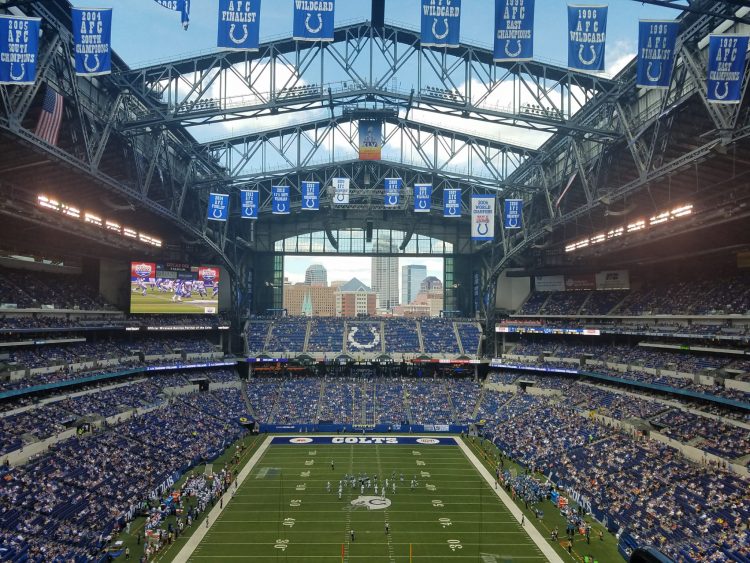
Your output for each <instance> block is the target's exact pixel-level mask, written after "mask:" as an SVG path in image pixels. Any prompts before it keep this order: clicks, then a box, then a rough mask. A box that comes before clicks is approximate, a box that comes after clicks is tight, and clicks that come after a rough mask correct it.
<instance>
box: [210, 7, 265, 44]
mask: <svg viewBox="0 0 750 563" xmlns="http://www.w3.org/2000/svg"><path fill="white" fill-rule="evenodd" d="M260 1H261V0H219V36H218V39H217V40H216V45H217V46H218V47H221V48H223V49H242V50H246V51H257V50H258V47H259V45H260Z"/></svg>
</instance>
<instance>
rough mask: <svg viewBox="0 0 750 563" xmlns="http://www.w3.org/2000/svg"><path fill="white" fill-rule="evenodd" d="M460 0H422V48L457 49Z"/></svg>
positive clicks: (459, 29) (459, 33)
mask: <svg viewBox="0 0 750 563" xmlns="http://www.w3.org/2000/svg"><path fill="white" fill-rule="evenodd" d="M460 36H461V0H422V46H423V47H458V46H459V44H460Z"/></svg>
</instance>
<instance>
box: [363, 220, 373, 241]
mask: <svg viewBox="0 0 750 563" xmlns="http://www.w3.org/2000/svg"><path fill="white" fill-rule="evenodd" d="M365 241H366V242H372V221H367V225H366V226H365Z"/></svg>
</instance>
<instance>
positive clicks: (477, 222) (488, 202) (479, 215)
mask: <svg viewBox="0 0 750 563" xmlns="http://www.w3.org/2000/svg"><path fill="white" fill-rule="evenodd" d="M493 238H495V196H491V195H473V196H471V240H476V241H485V240H492V239H493Z"/></svg>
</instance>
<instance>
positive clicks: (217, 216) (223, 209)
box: [208, 193, 229, 221]
mask: <svg viewBox="0 0 750 563" xmlns="http://www.w3.org/2000/svg"><path fill="white" fill-rule="evenodd" d="M208 219H209V220H210V221H226V220H227V219H229V195H228V194H214V193H211V194H209V195H208Z"/></svg>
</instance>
